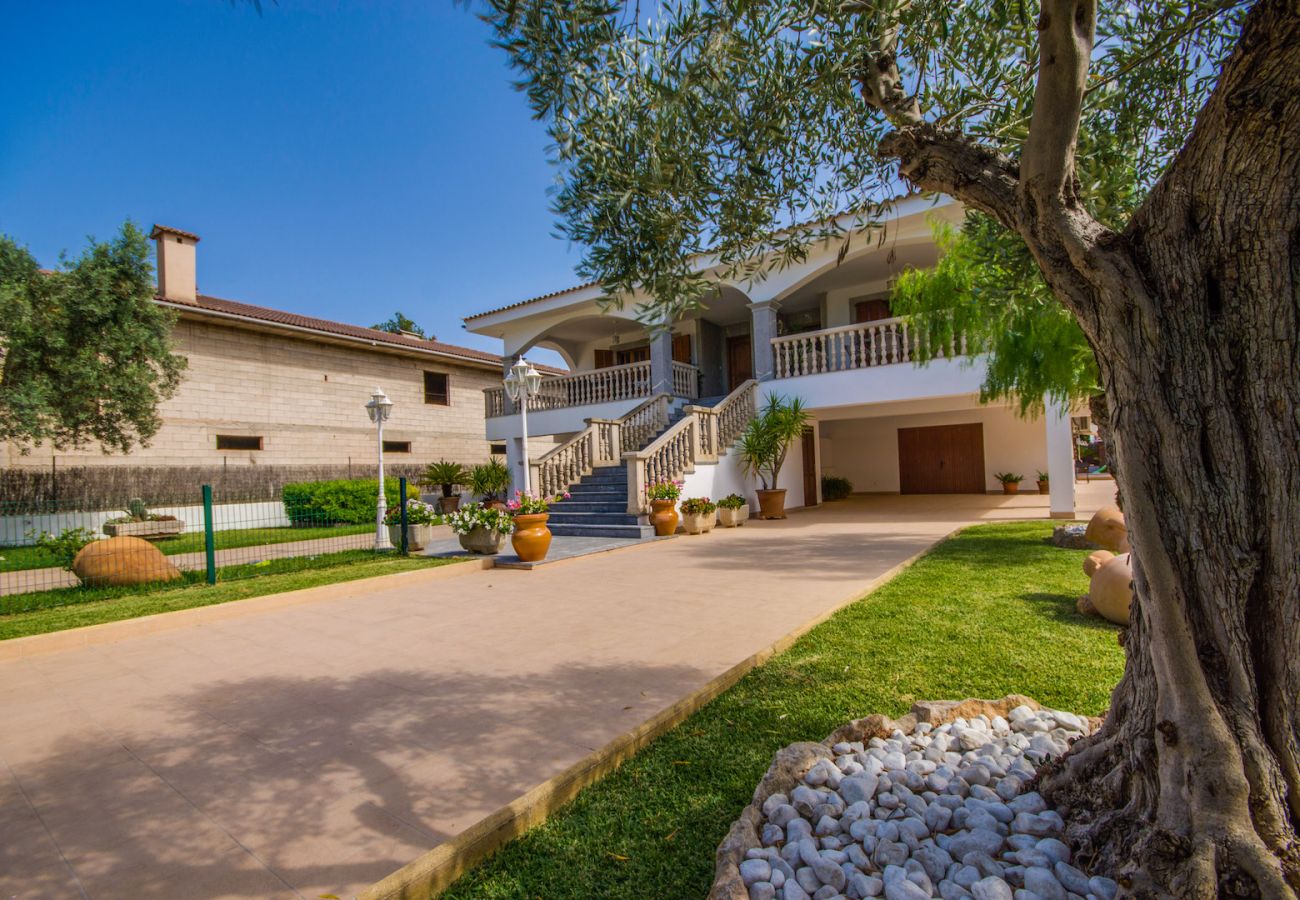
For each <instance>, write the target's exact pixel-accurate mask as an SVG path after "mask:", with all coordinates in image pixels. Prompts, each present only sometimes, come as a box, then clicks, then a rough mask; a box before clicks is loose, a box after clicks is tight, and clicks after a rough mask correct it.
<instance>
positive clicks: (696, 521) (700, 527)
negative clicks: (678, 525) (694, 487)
mask: <svg viewBox="0 0 1300 900" xmlns="http://www.w3.org/2000/svg"><path fill="white" fill-rule="evenodd" d="M712 518H713V513H688V512H684V513H682V527H683V528H685V529H686V533H687V534H703V533H704V532H706V531H708V530H709V529H708V528H706V527H705V522H706V521H708V520H709V519H712ZM709 527H710V528H711V527H712V526H709Z"/></svg>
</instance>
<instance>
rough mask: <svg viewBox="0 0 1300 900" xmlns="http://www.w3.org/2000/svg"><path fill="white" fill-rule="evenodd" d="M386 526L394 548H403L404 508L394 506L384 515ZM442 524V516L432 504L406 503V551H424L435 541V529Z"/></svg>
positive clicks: (414, 500)
mask: <svg viewBox="0 0 1300 900" xmlns="http://www.w3.org/2000/svg"><path fill="white" fill-rule="evenodd" d="M384 524H385V525H387V526H388V539H389V540H390V541H392V543H393V546H394V547H400V546H402V508H401V507H400V506H394V507H393V508H392V509H390V510H388V512H386V513H384ZM441 524H442V516H440V515H438V510H437V508H436V507H435V506H433V505H432V504H430V503H425V502H424V501H423V500H416V499H415V498H414V497H412V498H411V499H409V500H407V501H406V549H408V550H423V549H424V548H425V547H427V546H428V545H429V543H430V542H431V541H432V540H433V529H434V527H435V526H437V525H441Z"/></svg>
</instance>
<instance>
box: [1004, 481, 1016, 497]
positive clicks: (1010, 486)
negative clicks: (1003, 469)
mask: <svg viewBox="0 0 1300 900" xmlns="http://www.w3.org/2000/svg"><path fill="white" fill-rule="evenodd" d="M1002 493H1004V494H1018V493H1020V482H1019V481H1004V482H1003V483H1002Z"/></svg>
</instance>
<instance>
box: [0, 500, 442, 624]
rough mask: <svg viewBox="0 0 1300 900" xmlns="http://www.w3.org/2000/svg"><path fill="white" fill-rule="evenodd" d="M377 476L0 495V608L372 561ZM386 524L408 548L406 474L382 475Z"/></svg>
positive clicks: (396, 543) (397, 544) (397, 545)
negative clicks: (164, 490) (90, 495)
mask: <svg viewBox="0 0 1300 900" xmlns="http://www.w3.org/2000/svg"><path fill="white" fill-rule="evenodd" d="M377 494H378V482H377V481H376V480H375V479H373V478H371V479H369V480H364V479H356V480H348V479H339V480H335V481H322V482H306V483H297V484H294V483H287V484H283V485H280V486H279V488H278V490H276V491H275V492H272V491H270V490H267V489H266V488H265V487H262V488H261V489H255V490H245V491H239V490H222V489H219V488H217V487H214V486H213V485H208V484H205V485H194V486H193V487H192V488H191V491H190V494H189V497H181V498H179V499H178V498H177V496H176V494H175V493H173V494H172V497H171V500H170V502H162V503H157V504H152V503H147V502H145V500H144V499H143V498H139V497H133V498H128V499H126V500H125V501H123V502H122V508H120V509H87V508H85V507H86V504H85V503H79V502H75V501H72V502H69V501H55V500H53V499H51V498H44V499H43V500H42V501H41V502H38V503H32V502H30V500H17V501H16V500H12V499H0V615H7V614H12V613H16V612H25V611H29V610H33V609H40V608H45V607H53V606H63V605H67V604H72V603H83V602H87V601H92V600H100V599H113V598H116V597H121V596H126V595H129V594H138V593H142V592H153V591H160V590H171V589H175V588H177V587H186V586H190V585H203V584H208V585H212V584H217V583H218V582H222V581H230V580H233V579H239V578H251V577H256V576H259V575H270V574H281V573H285V572H293V571H299V570H304V569H317V568H326V567H332V566H340V565H348V564H351V563H356V562H362V561H369V560H373V559H374V558H375V546H376V523H375V514H376V500H377ZM385 495H386V500H387V504H388V507H389V508H390V509H392V510H395V512H394V514H393V516H392V519H393V525H392V526H391V527H387V528H386V531H387V533H388V535H389V538H390V540H391V543H392V545H393V547H394V549H395V550H396V551H397V552H400V553H405V552H406V548H407V546H408V541H407V535H408V529H407V527H406V523H405V511H406V505H405V500H406V498H407V497H408V495H409V496H412V497H414V496H417V495H418V491H416V489H415V488H414V486H413V485H410V486H408V483H407V479H405V478H388V479H385Z"/></svg>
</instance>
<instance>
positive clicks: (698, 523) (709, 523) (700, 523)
mask: <svg viewBox="0 0 1300 900" xmlns="http://www.w3.org/2000/svg"><path fill="white" fill-rule="evenodd" d="M717 513H718V504H716V503H714V502H713V501H712V500H710V499H709V498H708V497H691V498H690V499H687V500H683V501H682V524H683V525H684V526H685V527H686V533H687V534H701V533H703V532H706V531H712V530H713V522H714V519H716V518H717Z"/></svg>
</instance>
